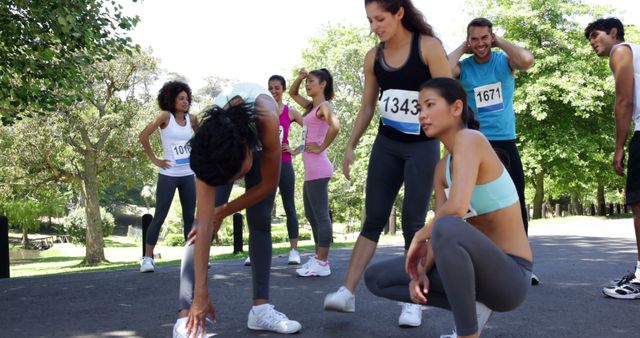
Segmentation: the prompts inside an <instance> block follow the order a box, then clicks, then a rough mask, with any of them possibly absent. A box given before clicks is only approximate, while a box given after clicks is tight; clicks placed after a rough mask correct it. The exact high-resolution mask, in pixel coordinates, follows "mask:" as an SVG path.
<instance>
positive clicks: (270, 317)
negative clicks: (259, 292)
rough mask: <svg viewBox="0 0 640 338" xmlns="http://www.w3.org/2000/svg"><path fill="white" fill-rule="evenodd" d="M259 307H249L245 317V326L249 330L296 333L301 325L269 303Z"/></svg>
mask: <svg viewBox="0 0 640 338" xmlns="http://www.w3.org/2000/svg"><path fill="white" fill-rule="evenodd" d="M261 307H262V308H261V309H258V310H256V309H251V311H249V316H248V319H247V327H248V328H249V329H251V330H264V331H273V332H277V333H296V332H298V331H300V329H302V325H300V323H298V322H297V321H295V320H291V319H289V318H287V316H285V315H284V313H282V312H278V311H276V310H275V309H274V306H273V305H271V304H264V305H261Z"/></svg>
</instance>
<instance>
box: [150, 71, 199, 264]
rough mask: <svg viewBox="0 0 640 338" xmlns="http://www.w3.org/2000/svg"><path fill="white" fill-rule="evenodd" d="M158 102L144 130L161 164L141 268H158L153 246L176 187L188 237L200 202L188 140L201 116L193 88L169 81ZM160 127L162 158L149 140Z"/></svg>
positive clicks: (156, 163)
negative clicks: (193, 108) (157, 110)
mask: <svg viewBox="0 0 640 338" xmlns="http://www.w3.org/2000/svg"><path fill="white" fill-rule="evenodd" d="M158 105H159V106H160V109H161V111H160V113H159V114H158V115H157V116H156V118H155V119H154V120H153V121H152V122H151V123H149V124H148V125H147V126H146V127H145V128H144V129H143V130H142V132H140V143H142V147H143V148H144V150H145V152H146V153H147V156H148V157H149V159H150V160H151V162H153V164H154V165H155V166H157V167H158V183H157V188H156V210H155V213H154V215H153V220H152V221H151V224H150V225H149V228H148V230H147V235H146V238H145V254H144V257H143V259H142V262H141V266H140V271H141V272H153V271H154V270H155V266H154V261H153V250H154V248H155V245H156V243H157V241H158V236H159V234H160V227H161V226H162V223H163V222H164V219H165V218H166V217H167V213H168V212H169V208H170V207H171V201H172V200H173V195H174V194H175V191H176V189H178V193H179V195H180V204H181V205H182V216H183V221H184V224H183V227H184V236H185V239H186V237H187V234H188V233H189V231H190V230H191V227H192V225H193V218H194V211H195V203H196V193H195V180H194V174H193V171H192V170H191V167H190V166H189V153H190V147H189V146H188V144H187V143H188V142H189V140H190V139H191V136H192V134H193V132H195V130H196V129H197V126H198V120H197V118H196V117H195V116H194V115H192V114H189V107H190V106H191V89H190V88H189V86H188V85H187V84H186V83H183V82H179V81H170V82H167V83H165V84H164V86H162V88H161V89H160V92H159V93H158ZM158 128H159V129H160V138H161V140H162V149H163V156H162V158H158V157H156V154H155V153H154V152H153V149H151V144H150V143H149V136H150V135H151V134H152V133H153V132H154V131H155V130H157V129H158Z"/></svg>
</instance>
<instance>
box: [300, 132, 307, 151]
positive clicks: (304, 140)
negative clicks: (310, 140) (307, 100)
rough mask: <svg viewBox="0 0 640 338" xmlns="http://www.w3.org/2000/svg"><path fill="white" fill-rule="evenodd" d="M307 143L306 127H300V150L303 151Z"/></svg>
mask: <svg viewBox="0 0 640 338" xmlns="http://www.w3.org/2000/svg"><path fill="white" fill-rule="evenodd" d="M305 143H307V126H303V127H302V133H300V147H301V148H300V150H301V151H304V145H305Z"/></svg>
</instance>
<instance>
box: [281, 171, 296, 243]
mask: <svg viewBox="0 0 640 338" xmlns="http://www.w3.org/2000/svg"><path fill="white" fill-rule="evenodd" d="M278 188H279V189H278V190H280V197H282V205H283V206H284V212H285V214H287V233H288V234H289V239H297V238H298V225H299V224H298V215H297V214H296V201H295V199H294V196H295V190H296V174H295V172H294V171H293V165H292V164H291V162H282V164H281V166H280V183H278Z"/></svg>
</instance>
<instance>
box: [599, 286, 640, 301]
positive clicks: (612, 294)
mask: <svg viewBox="0 0 640 338" xmlns="http://www.w3.org/2000/svg"><path fill="white" fill-rule="evenodd" d="M607 291H609V290H608V289H606V288H605V289H602V294H604V295H605V296H608V297H611V298H616V299H640V294H630V295H621V294H619V293H617V292H615V291H613V290H611V291H609V292H607Z"/></svg>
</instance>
